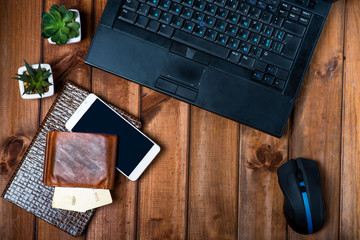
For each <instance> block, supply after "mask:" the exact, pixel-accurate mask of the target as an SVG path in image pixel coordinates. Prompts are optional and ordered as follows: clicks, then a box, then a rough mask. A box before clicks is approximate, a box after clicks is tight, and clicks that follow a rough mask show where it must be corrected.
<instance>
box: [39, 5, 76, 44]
mask: <svg viewBox="0 0 360 240" xmlns="http://www.w3.org/2000/svg"><path fill="white" fill-rule="evenodd" d="M41 17H42V19H43V22H42V23H41V31H42V33H41V36H42V37H43V38H51V41H53V42H55V43H56V44H57V45H63V44H66V43H67V41H68V40H69V39H70V38H75V37H77V36H79V28H80V24H79V23H78V22H75V18H76V17H77V13H76V12H74V11H69V10H66V8H65V6H64V5H61V6H60V7H59V6H58V5H52V6H51V8H50V11H49V12H43V13H42V14H41Z"/></svg>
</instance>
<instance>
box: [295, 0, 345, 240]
mask: <svg viewBox="0 0 360 240" xmlns="http://www.w3.org/2000/svg"><path fill="white" fill-rule="evenodd" d="M344 4H345V2H344V1H339V2H337V3H335V4H334V5H333V8H332V10H331V12H330V15H329V17H328V20H327V22H326V25H325V27H324V30H323V33H322V35H321V37H320V40H319V43H318V45H317V47H316V51H315V54H314V56H313V59H312V62H311V65H310V67H309V70H308V73H307V75H306V78H305V80H304V83H303V85H302V89H301V91H300V94H299V97H298V99H297V101H296V105H295V109H294V119H293V128H292V136H291V146H290V148H291V149H290V157H291V158H298V157H304V158H309V159H313V160H315V161H317V163H318V165H319V168H320V175H321V180H322V188H323V189H324V191H323V196H324V200H325V204H326V221H325V224H324V227H323V228H322V229H321V231H319V232H318V233H315V234H313V235H311V236H304V235H300V234H297V233H295V232H294V231H293V230H292V229H290V228H289V239H337V238H338V230H339V191H340V169H341V164H340V146H341V100H342V75H343V41H344V39H343V36H344V28H343V26H344Z"/></svg>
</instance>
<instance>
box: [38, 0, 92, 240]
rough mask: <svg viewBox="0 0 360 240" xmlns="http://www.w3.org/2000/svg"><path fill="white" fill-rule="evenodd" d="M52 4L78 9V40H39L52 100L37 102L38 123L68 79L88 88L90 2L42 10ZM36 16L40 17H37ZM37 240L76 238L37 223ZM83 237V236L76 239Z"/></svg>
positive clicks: (71, 1)
mask: <svg viewBox="0 0 360 240" xmlns="http://www.w3.org/2000/svg"><path fill="white" fill-rule="evenodd" d="M53 4H57V5H59V6H60V5H65V7H66V8H67V9H78V10H79V12H80V18H81V28H82V39H81V42H79V43H73V44H66V45H62V46H57V45H55V44H50V43H49V42H48V40H47V39H43V56H42V58H43V62H44V63H48V64H50V65H51V67H52V71H53V76H54V82H55V94H54V96H52V97H49V98H45V99H42V100H41V113H40V118H41V120H42V119H43V118H44V117H45V115H46V114H47V112H48V110H49V108H50V107H51V105H52V104H53V102H54V100H55V98H56V96H57V93H58V92H59V90H60V88H61V87H62V85H63V83H64V82H65V81H66V80H71V81H72V82H74V83H77V84H78V85H80V86H82V87H84V88H86V89H90V85H91V67H90V66H88V65H86V64H85V63H84V59H85V56H86V52H87V49H88V48H89V46H90V42H91V36H90V33H91V31H92V30H91V24H89V23H91V21H92V17H91V16H92V12H93V9H92V1H86V0H81V1H77V0H62V1H53V0H46V1H45V6H44V11H48V10H49V9H50V7H51V6H52V5H53ZM39 16H40V15H39ZM37 235H38V239H47V240H48V239H51V240H56V239H79V238H75V237H72V236H70V235H68V234H67V233H65V232H63V231H61V230H59V229H58V228H56V227H54V226H52V225H50V224H48V223H46V222H45V221H43V220H41V219H39V220H38V229H37ZM82 238H84V237H83V236H82V237H81V238H80V239H82Z"/></svg>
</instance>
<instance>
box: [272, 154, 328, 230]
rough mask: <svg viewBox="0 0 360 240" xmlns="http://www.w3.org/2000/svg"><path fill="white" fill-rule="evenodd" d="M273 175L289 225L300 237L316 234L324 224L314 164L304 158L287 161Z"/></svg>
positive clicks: (316, 170)
mask: <svg viewBox="0 0 360 240" xmlns="http://www.w3.org/2000/svg"><path fill="white" fill-rule="evenodd" d="M277 173H278V177H279V184H280V188H281V190H282V192H283V193H284V196H285V199H284V215H285V218H286V221H287V223H288V224H289V226H290V227H291V228H292V229H293V230H294V231H296V232H298V233H301V234H311V233H315V232H317V231H319V230H320V229H321V227H322V226H323V224H324V217H325V203H324V199H323V196H322V191H321V179H320V172H319V168H318V165H317V163H316V162H315V161H313V160H309V159H305V158H297V159H296V160H294V159H291V160H289V161H287V162H286V163H285V164H283V165H282V166H280V167H279V168H278V170H277Z"/></svg>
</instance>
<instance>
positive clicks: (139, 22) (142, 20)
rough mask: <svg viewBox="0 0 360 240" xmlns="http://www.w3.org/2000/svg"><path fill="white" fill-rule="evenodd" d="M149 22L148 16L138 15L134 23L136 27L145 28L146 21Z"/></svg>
mask: <svg viewBox="0 0 360 240" xmlns="http://www.w3.org/2000/svg"><path fill="white" fill-rule="evenodd" d="M148 22H149V18H148V17H144V16H141V15H140V16H139V17H138V19H137V21H136V23H135V25H136V26H138V27H142V28H146V25H147V23H148Z"/></svg>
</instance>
